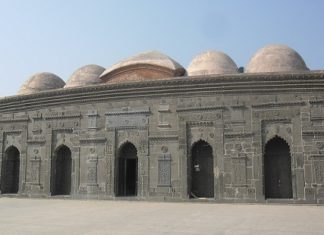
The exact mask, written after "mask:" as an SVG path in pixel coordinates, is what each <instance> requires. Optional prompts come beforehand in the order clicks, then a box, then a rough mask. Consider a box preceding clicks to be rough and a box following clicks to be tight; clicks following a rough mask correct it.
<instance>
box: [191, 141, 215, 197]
mask: <svg viewBox="0 0 324 235" xmlns="http://www.w3.org/2000/svg"><path fill="white" fill-rule="evenodd" d="M213 169H214V159H213V149H212V147H211V146H210V145H209V144H208V143H207V142H206V141H203V140H200V141H198V142H197V143H195V144H194V145H193V146H192V149H191V162H190V172H189V176H191V177H190V178H189V180H188V181H189V182H188V183H189V185H188V186H189V188H190V191H189V196H190V197H191V198H196V197H197V198H202V197H206V198H212V197H214V170H213Z"/></svg>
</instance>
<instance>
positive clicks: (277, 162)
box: [263, 136, 293, 199]
mask: <svg viewBox="0 0 324 235" xmlns="http://www.w3.org/2000/svg"><path fill="white" fill-rule="evenodd" d="M263 170H264V194H265V198H266V199H267V198H292V196H293V192H292V176H291V155H290V146H289V144H288V143H287V141H286V140H285V139H283V138H281V137H280V136H275V137H273V138H272V139H270V140H269V141H268V142H267V143H266V144H265V146H264V167H263Z"/></svg>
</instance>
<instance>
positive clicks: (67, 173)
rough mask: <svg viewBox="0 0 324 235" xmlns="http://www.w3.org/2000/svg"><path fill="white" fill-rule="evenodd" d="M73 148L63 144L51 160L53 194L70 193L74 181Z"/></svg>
mask: <svg viewBox="0 0 324 235" xmlns="http://www.w3.org/2000/svg"><path fill="white" fill-rule="evenodd" d="M71 174H72V154H71V149H70V148H69V147H67V146H66V145H64V144H62V145H60V146H58V147H57V148H56V149H55V151H54V155H53V157H52V161H51V195H52V196H55V195H70V194H71V181H72V177H71Z"/></svg>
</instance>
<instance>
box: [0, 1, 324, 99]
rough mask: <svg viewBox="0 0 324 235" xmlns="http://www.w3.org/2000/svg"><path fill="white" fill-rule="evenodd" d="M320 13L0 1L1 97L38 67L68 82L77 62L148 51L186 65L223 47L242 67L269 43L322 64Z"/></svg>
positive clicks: (206, 4)
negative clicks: (203, 54)
mask: <svg viewBox="0 0 324 235" xmlns="http://www.w3.org/2000/svg"><path fill="white" fill-rule="evenodd" d="M323 12H324V1H322V0H155V1H152V0H136V1H134V0H128V1H126V0H115V1H110V0H87V1H86V0H55V1H50V0H28V1H26V0H0V81H1V86H0V97H2V96H11V95H15V94H16V92H17V91H18V90H19V88H20V86H21V85H22V84H23V83H24V82H25V81H26V80H27V79H28V78H29V77H30V76H31V75H33V74H35V73H38V72H52V73H54V74H56V75H58V76H59V77H61V78H62V79H63V80H65V81H67V80H68V78H69V77H70V76H71V74H72V73H73V72H74V71H75V70H77V69H78V68H80V67H82V66H83V65H86V64H98V65H100V66H103V67H106V68H108V67H110V66H111V65H113V64H115V63H117V62H118V61H120V60H123V59H126V58H127V57H129V56H133V55H136V54H137V53H141V52H145V51H150V50H158V51H160V52H162V53H164V54H166V55H168V56H170V57H171V58H173V59H175V60H176V61H178V62H179V63H180V64H182V65H183V66H184V67H185V68H186V67H187V66H188V65H189V63H190V61H191V60H192V59H193V57H195V56H196V55H197V54H200V53H202V52H204V51H207V50H217V51H223V52H224V53H226V54H228V55H229V56H230V57H231V58H232V59H233V60H234V61H235V62H236V64H237V65H238V66H239V67H240V66H244V67H245V66H246V65H247V63H248V61H249V59H250V58H251V57H252V56H253V54H254V53H255V52H256V51H257V50H258V49H260V48H262V47H264V46H266V45H268V44H274V43H275V44H284V45H288V46H289V47H291V48H293V49H295V50H296V51H297V52H298V53H299V54H300V55H301V56H302V57H303V58H304V60H305V62H306V65H307V66H308V67H309V68H310V69H311V70H318V69H324V18H323Z"/></svg>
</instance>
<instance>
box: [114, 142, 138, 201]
mask: <svg viewBox="0 0 324 235" xmlns="http://www.w3.org/2000/svg"><path fill="white" fill-rule="evenodd" d="M115 162H116V168H115V172H116V174H115V178H116V181H115V194H116V196H137V188H138V187H137V181H138V157H137V149H136V147H135V145H134V144H133V143H131V142H129V141H126V142H124V143H122V144H121V145H120V147H119V149H118V152H117V156H116V160H115Z"/></svg>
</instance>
